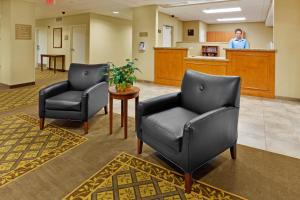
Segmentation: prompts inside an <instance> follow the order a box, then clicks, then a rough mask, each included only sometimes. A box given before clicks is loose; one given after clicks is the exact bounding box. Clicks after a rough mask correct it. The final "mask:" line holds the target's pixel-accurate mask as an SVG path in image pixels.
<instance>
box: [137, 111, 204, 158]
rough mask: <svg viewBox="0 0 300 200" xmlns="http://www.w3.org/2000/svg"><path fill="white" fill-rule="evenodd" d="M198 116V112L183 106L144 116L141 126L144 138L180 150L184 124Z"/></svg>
mask: <svg viewBox="0 0 300 200" xmlns="http://www.w3.org/2000/svg"><path fill="white" fill-rule="evenodd" d="M197 116H198V114H197V113H194V112H192V111H189V110H187V109H185V108H182V107H174V108H172V109H169V110H165V111H162V112H159V113H155V114H151V115H148V116H144V117H143V119H142V120H143V124H142V127H141V128H142V137H143V140H147V139H149V140H152V139H153V140H155V141H156V142H159V143H160V144H161V145H163V146H167V147H169V148H171V149H172V150H174V151H176V152H180V151H181V143H182V138H183V128H184V125H185V124H186V122H188V121H190V120H191V119H193V118H195V117H197ZM148 144H149V143H148ZM150 144H151V143H150Z"/></svg>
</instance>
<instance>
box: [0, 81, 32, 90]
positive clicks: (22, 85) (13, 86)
mask: <svg viewBox="0 0 300 200" xmlns="http://www.w3.org/2000/svg"><path fill="white" fill-rule="evenodd" d="M0 85H1V86H3V87H6V88H8V89H15V88H20V87H25V86H31V85H35V82H29V83H21V84H16V85H7V84H4V83H0Z"/></svg>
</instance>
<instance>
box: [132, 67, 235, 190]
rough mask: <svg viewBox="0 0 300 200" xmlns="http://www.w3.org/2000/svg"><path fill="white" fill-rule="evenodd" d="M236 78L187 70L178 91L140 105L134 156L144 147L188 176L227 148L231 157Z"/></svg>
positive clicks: (188, 186)
mask: <svg viewBox="0 0 300 200" xmlns="http://www.w3.org/2000/svg"><path fill="white" fill-rule="evenodd" d="M239 103H240V78H239V77H229V76H227V77H225V76H211V75H207V74H201V73H198V72H195V71H192V70H188V71H186V73H185V75H184V79H183V81H182V85H181V92H178V93H175V94H168V95H163V96H160V97H156V98H153V99H150V100H146V101H143V102H140V103H139V106H138V111H137V116H136V130H137V137H138V142H137V144H138V147H137V148H138V150H137V151H138V154H141V153H142V145H143V142H145V143H146V144H148V145H149V146H151V147H152V148H153V149H155V150H156V151H158V152H159V153H160V154H162V155H163V156H164V157H165V158H166V159H168V160H169V161H171V162H172V163H174V164H175V165H177V166H178V167H179V168H181V169H182V170H183V171H184V173H185V190H186V192H187V193H189V192H190V191H191V186H192V173H193V171H195V170H196V169H197V168H199V167H201V166H202V165H203V164H205V163H206V162H208V161H209V160H211V159H212V158H214V157H215V156H217V155H218V154H220V153H222V152H223V151H225V150H226V149H228V148H230V151H231V157H232V159H235V158H236V142H237V136H238V134H237V125H238V116H239Z"/></svg>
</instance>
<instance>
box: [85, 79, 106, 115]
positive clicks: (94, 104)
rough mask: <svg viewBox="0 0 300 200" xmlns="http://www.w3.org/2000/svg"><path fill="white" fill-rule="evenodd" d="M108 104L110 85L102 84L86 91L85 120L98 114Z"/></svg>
mask: <svg viewBox="0 0 300 200" xmlns="http://www.w3.org/2000/svg"><path fill="white" fill-rule="evenodd" d="M107 104H108V83H107V82H101V83H98V84H96V85H93V86H92V87H90V88H88V89H86V90H85V91H84V92H83V94H82V112H83V116H84V119H83V120H87V119H88V118H89V117H90V116H92V115H93V114H95V113H96V112H98V111H99V110H100V109H101V108H102V107H104V106H106V105H107Z"/></svg>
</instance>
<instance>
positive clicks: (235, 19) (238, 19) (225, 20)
mask: <svg viewBox="0 0 300 200" xmlns="http://www.w3.org/2000/svg"><path fill="white" fill-rule="evenodd" d="M244 20H246V18H245V17H235V18H221V19H217V21H218V22H228V21H244Z"/></svg>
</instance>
